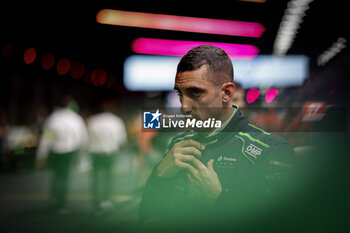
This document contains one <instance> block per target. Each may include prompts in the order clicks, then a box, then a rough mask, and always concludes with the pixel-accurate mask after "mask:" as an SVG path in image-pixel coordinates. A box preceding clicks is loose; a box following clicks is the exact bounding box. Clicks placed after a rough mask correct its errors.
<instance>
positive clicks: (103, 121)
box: [87, 99, 127, 214]
mask: <svg viewBox="0 0 350 233" xmlns="http://www.w3.org/2000/svg"><path fill="white" fill-rule="evenodd" d="M114 105H115V104H114V101H110V100H107V99H105V100H103V101H102V102H101V108H102V109H101V110H102V111H101V112H99V113H96V114H94V115H92V116H91V117H89V119H88V121H87V125H88V132H89V139H90V149H89V153H90V155H91V158H92V164H93V172H92V191H93V196H94V198H93V205H94V211H95V213H96V214H100V213H102V211H103V209H108V208H110V207H112V202H110V201H109V200H110V195H111V189H112V184H113V182H112V178H113V177H112V172H113V170H112V169H113V162H114V159H115V156H116V155H117V154H118V153H119V152H120V149H121V147H122V146H124V145H125V144H126V142H127V134H126V130H125V125H124V122H123V121H122V119H121V118H119V117H118V116H116V115H115V114H114V113H113V108H114Z"/></svg>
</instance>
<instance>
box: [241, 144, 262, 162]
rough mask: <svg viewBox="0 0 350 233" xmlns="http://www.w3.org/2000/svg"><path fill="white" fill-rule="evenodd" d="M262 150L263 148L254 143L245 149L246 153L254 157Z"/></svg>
mask: <svg viewBox="0 0 350 233" xmlns="http://www.w3.org/2000/svg"><path fill="white" fill-rule="evenodd" d="M261 152H262V149H261V148H259V147H257V146H256V145H254V144H251V143H250V144H249V146H247V148H246V149H245V153H247V154H249V155H250V156H252V157H253V158H255V159H256V158H257V157H258V156H259V155H260V154H261Z"/></svg>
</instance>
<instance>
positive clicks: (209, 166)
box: [208, 159, 215, 172]
mask: <svg viewBox="0 0 350 233" xmlns="http://www.w3.org/2000/svg"><path fill="white" fill-rule="evenodd" d="M213 165H214V159H211V160H209V162H208V169H209V170H210V171H212V172H215V170H214V166H213Z"/></svg>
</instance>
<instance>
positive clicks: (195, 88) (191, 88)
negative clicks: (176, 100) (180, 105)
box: [185, 87, 205, 92]
mask: <svg viewBox="0 0 350 233" xmlns="http://www.w3.org/2000/svg"><path fill="white" fill-rule="evenodd" d="M185 90H186V91H199V92H204V91H205V90H204V89H203V88H200V87H187V88H186V89H185Z"/></svg>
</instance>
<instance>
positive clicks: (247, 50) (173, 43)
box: [131, 38, 259, 59]
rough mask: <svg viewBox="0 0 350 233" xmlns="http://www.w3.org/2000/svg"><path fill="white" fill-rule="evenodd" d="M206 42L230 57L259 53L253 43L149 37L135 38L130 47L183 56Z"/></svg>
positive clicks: (157, 53) (149, 51) (143, 50)
mask: <svg viewBox="0 0 350 233" xmlns="http://www.w3.org/2000/svg"><path fill="white" fill-rule="evenodd" d="M206 44H210V45H213V46H216V47H219V48H221V49H223V50H225V52H226V53H227V54H228V55H229V56H230V57H231V59H253V58H254V57H255V56H256V55H257V54H258V53H259V49H258V48H257V47H255V46H253V45H243V44H229V43H213V42H203V41H183V40H164V39H151V38H137V39H135V40H134V41H133V42H132V44H131V49H132V51H134V52H135V53H141V54H152V55H167V56H183V55H185V54H186V53H187V52H188V51H189V50H190V49H192V48H193V47H196V46H199V45H206Z"/></svg>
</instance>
